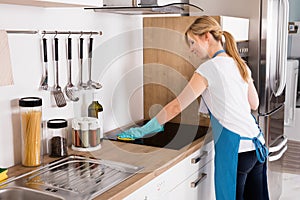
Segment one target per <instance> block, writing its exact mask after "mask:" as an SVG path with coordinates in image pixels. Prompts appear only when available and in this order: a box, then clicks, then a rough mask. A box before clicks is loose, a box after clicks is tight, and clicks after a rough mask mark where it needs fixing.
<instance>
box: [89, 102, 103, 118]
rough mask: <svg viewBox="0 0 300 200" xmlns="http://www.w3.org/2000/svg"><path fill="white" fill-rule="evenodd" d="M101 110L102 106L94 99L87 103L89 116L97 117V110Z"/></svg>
mask: <svg viewBox="0 0 300 200" xmlns="http://www.w3.org/2000/svg"><path fill="white" fill-rule="evenodd" d="M102 111H103V107H102V105H101V104H100V103H99V102H98V101H96V100H93V102H92V103H91V104H90V105H89V108H88V116H89V117H95V118H97V119H98V117H99V116H98V113H99V112H102Z"/></svg>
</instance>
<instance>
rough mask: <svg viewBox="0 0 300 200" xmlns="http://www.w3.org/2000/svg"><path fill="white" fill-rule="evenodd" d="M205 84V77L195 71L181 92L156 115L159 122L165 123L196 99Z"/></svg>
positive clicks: (206, 84)
mask: <svg viewBox="0 0 300 200" xmlns="http://www.w3.org/2000/svg"><path fill="white" fill-rule="evenodd" d="M207 86H208V82H207V80H206V78H204V77H203V76H201V75H200V74H198V73H196V72H195V73H194V74H193V76H192V78H191V80H190V81H189V82H188V84H187V86H186V87H185V88H184V89H183V90H182V92H181V93H180V94H179V95H178V96H177V97H176V98H175V99H174V100H172V101H171V102H170V103H168V104H167V105H166V106H165V107H164V108H163V109H162V110H161V111H160V112H159V113H158V114H157V115H156V119H157V121H158V122H159V124H165V123H167V122H168V121H170V120H171V119H173V118H174V117H176V116H177V115H178V114H179V113H181V112H182V111H183V110H184V109H185V108H186V107H188V106H189V105H190V104H191V103H192V102H193V101H194V100H195V99H197V98H198V97H199V96H200V95H201V94H202V93H203V91H204V90H205V89H206V88H207Z"/></svg>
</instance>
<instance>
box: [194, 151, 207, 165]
mask: <svg viewBox="0 0 300 200" xmlns="http://www.w3.org/2000/svg"><path fill="white" fill-rule="evenodd" d="M207 154H208V152H207V151H203V153H202V154H201V155H199V156H197V157H195V158H192V159H191V163H192V164H196V163H198V162H199V161H200V160H201V159H203V158H205V157H206V156H207Z"/></svg>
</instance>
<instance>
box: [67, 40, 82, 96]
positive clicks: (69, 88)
mask: <svg viewBox="0 0 300 200" xmlns="http://www.w3.org/2000/svg"><path fill="white" fill-rule="evenodd" d="M67 57H68V83H67V85H66V87H65V93H66V95H67V97H68V98H69V99H70V100H71V101H78V100H79V97H77V96H76V95H75V93H76V92H77V91H78V88H77V87H76V86H75V85H73V83H72V38H70V37H68V39H67Z"/></svg>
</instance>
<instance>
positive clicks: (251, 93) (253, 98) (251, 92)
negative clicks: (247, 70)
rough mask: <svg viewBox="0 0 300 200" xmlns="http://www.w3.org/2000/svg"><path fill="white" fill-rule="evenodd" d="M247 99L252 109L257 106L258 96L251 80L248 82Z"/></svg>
mask: <svg viewBox="0 0 300 200" xmlns="http://www.w3.org/2000/svg"><path fill="white" fill-rule="evenodd" d="M248 101H249V104H250V107H251V109H252V110H256V109H257V108H258V105H259V98H258V94H257V91H256V89H255V86H254V83H253V81H252V80H250V81H249V82H248Z"/></svg>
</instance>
